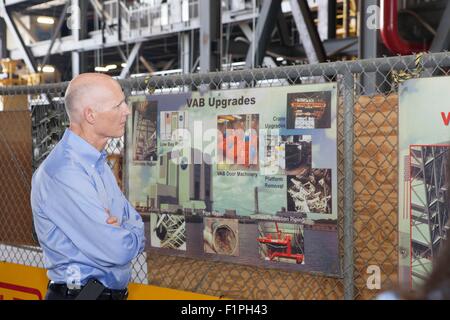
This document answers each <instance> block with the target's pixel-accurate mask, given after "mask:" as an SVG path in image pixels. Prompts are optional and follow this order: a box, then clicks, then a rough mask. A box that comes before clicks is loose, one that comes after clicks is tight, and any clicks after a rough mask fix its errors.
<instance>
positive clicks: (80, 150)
mask: <svg viewBox="0 0 450 320" xmlns="http://www.w3.org/2000/svg"><path fill="white" fill-rule="evenodd" d="M63 140H64V141H65V144H66V146H67V147H68V148H69V149H71V150H72V152H74V153H75V154H76V155H77V156H78V158H79V159H80V160H81V161H82V162H84V163H85V164H87V165H89V166H91V167H97V166H98V165H99V164H100V163H104V160H105V159H106V151H105V150H102V151H101V152H100V151H98V150H97V149H96V148H95V147H94V146H92V145H91V144H90V143H89V142H87V141H86V140H84V139H83V138H81V137H80V136H79V135H77V134H75V133H73V131H72V130H70V129H69V128H67V129H66V131H65V132H64V136H63Z"/></svg>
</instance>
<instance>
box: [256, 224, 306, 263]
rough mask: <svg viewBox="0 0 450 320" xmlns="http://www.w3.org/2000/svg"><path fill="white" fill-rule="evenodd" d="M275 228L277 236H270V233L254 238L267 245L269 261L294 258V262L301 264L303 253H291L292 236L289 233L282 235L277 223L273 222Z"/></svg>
mask: <svg viewBox="0 0 450 320" xmlns="http://www.w3.org/2000/svg"><path fill="white" fill-rule="evenodd" d="M275 228H276V230H277V238H276V239H275V238H272V235H271V234H268V235H267V236H264V237H259V238H256V240H257V241H258V242H259V243H263V244H265V245H266V246H267V249H268V256H267V258H268V259H269V260H270V261H273V260H275V259H276V258H287V259H294V260H295V262H296V263H298V264H301V263H302V262H303V259H304V255H303V254H300V253H292V241H291V240H292V238H291V236H290V235H287V234H286V235H283V233H282V232H281V230H280V229H279V228H278V223H277V222H275Z"/></svg>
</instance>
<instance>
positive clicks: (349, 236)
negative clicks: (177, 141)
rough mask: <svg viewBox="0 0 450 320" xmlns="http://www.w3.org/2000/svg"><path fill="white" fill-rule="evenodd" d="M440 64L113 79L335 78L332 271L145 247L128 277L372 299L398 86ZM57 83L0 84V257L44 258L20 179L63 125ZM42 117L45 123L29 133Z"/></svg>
mask: <svg viewBox="0 0 450 320" xmlns="http://www.w3.org/2000/svg"><path fill="white" fill-rule="evenodd" d="M448 67H450V54H448V53H437V54H425V55H418V56H405V57H389V58H378V59H372V60H356V61H348V62H332V63H324V64H317V65H299V66H289V67H281V68H273V69H254V70H242V71H230V72H216V73H208V74H189V75H172V76H161V77H151V78H132V79H127V80H121V81H120V82H121V84H122V87H123V89H124V91H125V92H126V93H127V95H130V96H133V95H141V94H150V92H152V93H151V94H162V93H175V92H183V91H188V90H192V91H197V90H203V91H205V90H229V89H232V88H243V87H255V88H256V87H278V86H290V85H294V84H304V83H324V82H337V83H338V86H339V93H338V94H339V102H338V135H337V143H338V185H339V192H338V194H339V215H338V226H339V237H340V239H339V240H340V241H339V243H340V248H339V249H340V255H341V262H342V268H341V270H342V277H338V278H333V277H326V276H323V275H320V274H312V273H300V272H287V271H280V270H274V269H264V268H257V267H251V266H244V265H237V264H230V263H225V262H217V261H211V260H208V261H206V260H199V259H192V258H184V257H175V256H166V255H161V254H156V253H153V252H152V253H151V254H148V255H147V254H142V255H141V256H139V257H138V258H137V259H136V260H135V261H134V263H133V282H137V283H148V284H152V285H157V286H162V287H169V288H174V289H179V290H188V291H193V292H197V293H202V294H208V295H214V296H221V297H227V298H236V299H372V298H374V297H375V296H376V295H377V294H378V293H379V292H380V290H376V289H375V290H374V289H370V288H369V287H368V286H367V279H368V277H369V274H368V272H367V271H368V267H369V266H376V267H379V268H380V271H381V290H385V289H389V288H391V287H395V286H396V285H397V280H398V218H397V216H398V215H397V206H398V190H397V189H398V188H397V185H398V182H397V177H398V85H399V83H400V82H401V81H404V80H406V79H408V78H412V77H430V76H444V75H448V73H449V68H448ZM66 86H67V83H58V84H51V85H41V86H33V87H31V86H16V87H1V88H0V95H1V96H2V100H3V105H4V111H3V112H0V172H1V174H0V260H1V261H6V262H13V263H20V264H25V265H31V266H38V267H44V265H43V259H42V254H41V251H40V249H39V247H38V245H37V243H36V242H35V240H34V239H33V236H32V214H31V208H30V203H29V195H30V182H31V176H32V172H33V168H35V167H36V165H37V164H38V162H39V160H40V158H39V157H41V156H42V155H43V157H45V151H44V152H43V151H42V150H49V149H51V147H52V145H53V144H54V143H56V142H57V140H58V137H59V134H60V133H61V130H62V129H63V128H64V127H65V126H66V125H67V121H66V119H65V118H64V116H63V115H61V112H59V113H58V111H57V110H63V108H62V106H63V99H62V97H63V95H64V91H65V89H66ZM153 91H154V92H153ZM36 108H38V109H39V112H40V114H38V116H36V112H37V111H34V112H32V110H38V109H36ZM52 110H53V111H52ZM55 110H56V111H55ZM37 118H39V119H37ZM55 119H56V120H55ZM42 123H46V124H47V128H48V127H51V128H52V129H51V130H49V131H45V132H44V131H40V132H37V131H39V130H38V127H39V125H41V126H42ZM32 137H33V138H34V139H36V137H38V139H40V140H39V141H40V143H41V144H40V145H41V146H42V150H32V145H33V143H32ZM42 141H44V142H42ZM34 145H36V141H34ZM44 145H45V148H44ZM125 148H126V146H124V140H123V139H116V140H113V141H110V143H109V144H108V147H107V150H108V153H109V157H108V161H109V163H110V165H111V166H112V168H113V171H114V173H115V174H116V177H117V178H118V182H119V184H120V185H121V187H122V188H123V189H124V191H125V193H126V192H127V185H126V183H124V182H126V178H127V172H126V170H124V168H126V167H125V166H124V163H123V162H124V159H125V157H124V154H125ZM122 177H123V179H122Z"/></svg>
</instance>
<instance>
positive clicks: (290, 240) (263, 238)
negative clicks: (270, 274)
mask: <svg viewBox="0 0 450 320" xmlns="http://www.w3.org/2000/svg"><path fill="white" fill-rule="evenodd" d="M256 240H257V241H258V246H259V254H260V257H261V258H262V259H264V260H267V261H273V262H286V263H295V264H305V255H304V252H305V243H304V237H303V225H301V224H295V223H280V222H277V221H261V222H259V223H258V238H257V239H256Z"/></svg>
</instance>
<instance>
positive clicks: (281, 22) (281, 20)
mask: <svg viewBox="0 0 450 320" xmlns="http://www.w3.org/2000/svg"><path fill="white" fill-rule="evenodd" d="M277 29H278V34H279V35H280V39H281V43H282V44H283V45H284V46H289V45H290V43H289V42H290V39H289V28H288V25H287V23H286V18H285V16H284V13H283V12H282V11H281V10H280V12H278V18H277Z"/></svg>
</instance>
